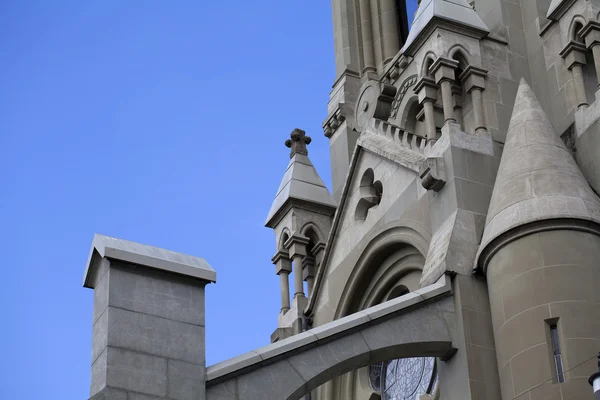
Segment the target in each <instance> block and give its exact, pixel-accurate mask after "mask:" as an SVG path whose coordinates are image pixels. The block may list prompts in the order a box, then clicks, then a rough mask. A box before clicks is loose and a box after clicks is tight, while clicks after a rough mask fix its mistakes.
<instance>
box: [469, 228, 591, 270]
mask: <svg viewBox="0 0 600 400" xmlns="http://www.w3.org/2000/svg"><path fill="white" fill-rule="evenodd" d="M555 230H571V231H578V232H587V233H591V234H594V235H597V236H600V223H598V222H596V221H591V220H588V219H583V218H555V219H545V220H540V221H533V222H529V223H527V224H524V225H520V226H516V227H514V228H512V229H509V230H507V231H506V232H503V233H501V234H499V235H498V236H497V237H495V238H494V239H492V240H490V241H489V242H487V243H485V244H484V245H483V247H480V249H479V251H478V254H477V257H476V259H475V260H476V261H475V262H476V264H475V268H474V270H473V271H474V272H475V273H481V274H483V275H484V276H485V275H486V274H487V268H488V264H489V263H490V261H491V260H492V258H493V257H494V255H495V254H496V253H497V252H498V251H500V250H501V249H502V248H503V247H504V246H506V245H508V244H510V243H511V242H514V241H515V240H518V239H520V238H522V237H525V236H528V235H532V234H535V233H540V232H548V231H555Z"/></svg>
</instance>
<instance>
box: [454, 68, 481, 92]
mask: <svg viewBox="0 0 600 400" xmlns="http://www.w3.org/2000/svg"><path fill="white" fill-rule="evenodd" d="M486 76H487V71H486V70H485V69H483V68H479V67H475V66H473V65H469V66H468V67H467V68H466V69H465V70H464V72H463V73H462V74H460V77H459V79H460V80H461V82H463V84H464V86H465V91H466V92H467V93H471V91H472V90H473V89H479V90H484V89H485V78H486Z"/></svg>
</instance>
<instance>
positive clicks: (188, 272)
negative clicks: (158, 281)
mask: <svg viewBox="0 0 600 400" xmlns="http://www.w3.org/2000/svg"><path fill="white" fill-rule="evenodd" d="M97 255H98V256H100V257H101V258H108V259H112V260H119V261H123V262H127V263H132V264H137V265H143V266H146V267H149V268H153V269H158V270H162V271H166V272H170V273H175V274H178V275H184V276H189V277H192V278H195V279H200V280H203V281H207V282H212V283H214V282H216V281H217V273H216V272H215V270H214V269H213V268H212V267H211V266H210V265H209V264H208V262H207V261H206V260H205V259H203V258H199V257H194V256H190V255H187V254H183V253H177V252H174V251H171V250H166V249H162V248H158V247H154V246H149V245H144V244H141V243H136V242H130V241H128V240H123V239H117V238H113V237H110V236H104V235H99V234H95V235H94V240H93V241H92V247H91V249H90V255H89V257H88V262H87V265H86V268H85V273H84V277H83V287H86V288H91V289H93V285H94V283H93V282H91V277H92V275H93V273H94V272H95V270H96V269H97V268H98V265H97V264H98V259H97Z"/></svg>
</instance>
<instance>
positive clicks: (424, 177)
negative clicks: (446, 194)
mask: <svg viewBox="0 0 600 400" xmlns="http://www.w3.org/2000/svg"><path fill="white" fill-rule="evenodd" d="M419 176H420V178H421V185H423V187H424V188H425V189H427V190H433V191H434V192H439V191H440V190H441V189H442V188H443V187H444V185H445V184H446V168H445V165H444V159H443V158H442V157H431V158H427V159H426V160H425V161H424V162H423V165H421V168H420V170H419Z"/></svg>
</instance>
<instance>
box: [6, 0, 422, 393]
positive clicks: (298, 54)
mask: <svg viewBox="0 0 600 400" xmlns="http://www.w3.org/2000/svg"><path fill="white" fill-rule="evenodd" d="M413 12H414V11H412V12H411V13H410V15H412V13H413ZM0 51H1V54H2V60H3V61H2V63H1V64H0V93H1V94H2V95H0V184H1V188H2V189H1V192H0V226H1V228H0V252H1V254H2V262H1V265H2V271H3V279H2V284H1V285H2V288H1V290H0V301H1V302H2V303H3V304H4V307H3V311H4V312H3V314H4V315H3V317H2V318H3V324H2V325H3V326H2V329H1V330H0V354H2V355H3V362H2V366H1V367H0V368H1V370H0V398H6V399H22V400H29V399H32V400H33V399H36V400H37V399H40V398H44V399H50V400H52V399H61V400H71V399H73V400H81V399H84V398H88V394H89V379H90V362H91V328H92V324H91V318H92V307H93V306H92V300H93V293H92V291H91V290H89V289H84V288H82V286H81V283H82V275H83V271H84V268H85V262H86V258H87V255H88V252H89V248H90V244H91V241H92V238H93V235H94V233H96V232H97V233H102V234H106V235H110V236H115V237H119V238H123V239H128V240H133V241H137V242H141V243H146V244H151V245H155V246H159V247H164V248H167V249H171V250H174V251H180V252H184V253H188V254H192V255H196V256H200V257H204V258H206V259H207V260H208V262H209V263H211V265H212V266H213V267H214V268H215V269H216V270H217V276H218V282H217V284H216V285H211V286H210V287H209V288H208V290H207V319H206V324H207V363H208V364H209V365H210V364H213V363H215V362H218V361H221V360H224V359H227V358H230V357H232V356H235V355H237V354H239V353H242V352H245V351H248V350H251V349H253V348H255V347H259V346H263V345H265V344H268V341H269V336H270V334H271V333H272V331H273V330H274V329H275V328H276V323H277V313H278V311H279V307H280V304H279V301H280V300H279V299H280V297H279V280H278V277H277V276H276V275H275V272H274V266H273V265H272V264H271V261H270V258H271V256H272V255H273V254H274V252H275V240H274V235H273V232H272V231H271V230H270V229H267V228H264V227H263V223H264V219H265V217H266V214H267V212H268V210H269V207H270V205H271V201H272V200H273V197H274V195H275V192H276V190H277V187H278V185H279V181H280V179H281V177H282V175H283V172H284V170H285V167H286V165H287V162H288V159H289V158H288V154H289V150H288V149H287V148H286V147H285V146H284V141H285V139H286V138H287V137H288V135H289V133H290V132H291V131H292V130H293V129H294V128H296V127H299V128H302V129H305V130H306V131H307V133H308V134H309V135H310V136H311V137H312V138H313V142H312V143H311V145H310V146H309V153H310V154H309V155H310V158H311V160H312V161H313V163H314V164H315V166H316V168H317V170H318V171H319V173H320V175H321V177H322V178H323V180H324V181H325V182H326V183H327V184H328V185H330V181H331V178H330V174H329V145H328V140H327V138H325V137H324V136H323V132H322V129H321V123H322V121H323V120H324V118H325V117H326V113H327V101H328V97H329V91H330V89H331V84H332V83H333V80H334V78H335V77H334V59H333V37H332V26H331V10H330V3H329V2H328V1H317V0H308V1H306V0H305V1H297V0H293V1H279V0H278V1H275V0H257V1H252V2H246V1H238V2H212V1H191V0H190V1H188V0H177V1H165V0H162V1H159V0H144V1H141V0H128V1H117V0H105V1H94V2H88V1H85V2H84V1H75V0H52V1H50V0H45V1H42V0H37V1H36V0H30V1H27V2H20V1H15V0H13V1H4V2H2V4H1V5H0Z"/></svg>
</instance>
